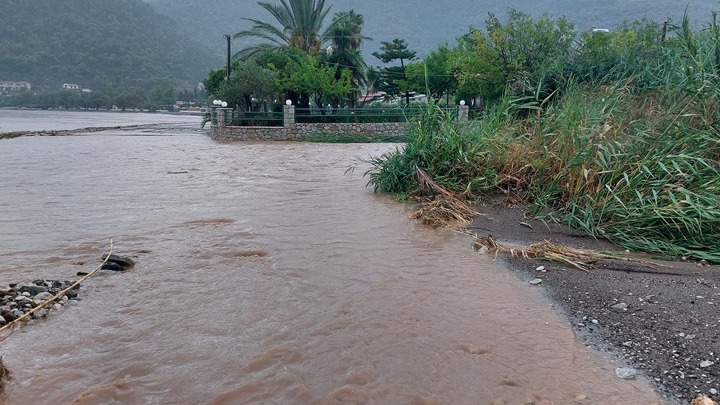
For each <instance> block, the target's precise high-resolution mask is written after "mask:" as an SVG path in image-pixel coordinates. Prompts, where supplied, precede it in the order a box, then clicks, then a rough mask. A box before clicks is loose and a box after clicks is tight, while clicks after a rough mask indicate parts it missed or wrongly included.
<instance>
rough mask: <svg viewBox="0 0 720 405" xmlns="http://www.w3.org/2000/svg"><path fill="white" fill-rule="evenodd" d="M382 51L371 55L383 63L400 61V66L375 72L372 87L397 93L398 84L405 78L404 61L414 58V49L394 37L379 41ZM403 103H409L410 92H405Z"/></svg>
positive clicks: (398, 89) (389, 92) (402, 40)
mask: <svg viewBox="0 0 720 405" xmlns="http://www.w3.org/2000/svg"><path fill="white" fill-rule="evenodd" d="M381 44H382V46H381V47H380V50H381V51H382V52H373V54H372V55H373V56H374V57H376V58H378V59H380V60H381V61H382V62H383V63H390V62H393V61H396V60H397V61H400V66H388V67H385V68H383V69H380V70H379V71H377V72H376V73H375V77H377V80H376V81H375V84H374V87H375V88H376V89H377V90H381V91H385V92H387V93H388V94H399V92H400V85H401V82H402V81H403V80H405V61H411V60H413V59H415V55H416V54H417V53H416V52H415V51H411V50H409V49H408V45H407V43H405V40H404V39H401V38H395V39H393V40H392V41H391V42H385V41H383V42H381ZM405 104H410V94H408V93H407V92H405Z"/></svg>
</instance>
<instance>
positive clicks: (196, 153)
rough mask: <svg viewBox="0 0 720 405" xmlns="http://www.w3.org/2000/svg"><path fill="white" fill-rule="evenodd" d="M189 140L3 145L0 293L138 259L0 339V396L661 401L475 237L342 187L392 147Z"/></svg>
mask: <svg viewBox="0 0 720 405" xmlns="http://www.w3.org/2000/svg"><path fill="white" fill-rule="evenodd" d="M195 128H196V127H191V126H190V125H188V126H186V127H182V126H181V127H179V128H177V129H167V130H158V129H151V130H142V129H132V130H117V131H109V132H102V133H97V134H91V135H86V136H82V137H75V136H70V137H62V138H17V139H12V140H5V141H3V143H2V144H0V162H2V170H1V171H0V217H1V218H2V219H3V220H2V232H0V283H2V284H7V283H9V282H13V281H20V280H24V279H28V280H29V279H33V278H40V277H50V276H55V275H57V276H64V277H71V276H72V275H74V274H75V273H76V272H77V271H82V270H84V269H87V268H89V267H92V266H94V265H95V264H97V263H98V260H99V257H100V255H101V254H102V253H103V252H105V251H106V250H107V245H108V241H109V239H110V238H112V239H113V240H114V243H115V250H116V252H118V253H120V254H124V255H129V256H134V257H135V261H136V262H137V265H136V267H135V269H134V270H133V271H132V272H129V273H122V274H113V275H108V276H99V277H93V278H91V279H90V280H88V282H86V283H85V285H84V287H83V288H84V289H85V290H86V291H85V294H84V298H83V300H82V301H81V302H80V304H79V305H77V306H74V307H70V308H66V309H64V310H63V311H62V312H58V313H55V314H52V315H51V316H50V317H48V318H47V319H45V320H43V321H41V322H38V324H36V325H31V326H29V327H25V328H23V329H22V330H20V331H18V332H16V333H14V334H13V335H12V336H10V337H9V338H8V339H7V340H5V341H4V342H3V343H2V349H1V350H0V351H1V352H2V354H3V356H4V357H3V359H4V361H5V364H6V365H7V366H8V367H9V368H11V369H12V371H13V372H14V376H15V379H14V380H13V381H12V382H11V384H10V385H9V386H8V390H7V401H6V402H7V403H8V404H21V403H33V404H50V403H76V404H104V403H158V404H171V403H183V404H184V403H187V404H254V403H256V404H268V403H277V404H288V403H300V404H315V403H327V404H333V403H353V404H362V403H368V404H373V403H374V404H443V403H444V404H477V403H482V404H484V403H490V404H530V403H536V404H540V403H545V404H548V403H555V404H576V403H577V404H615V403H643V404H649V403H659V399H657V397H656V396H655V394H654V393H653V392H652V391H651V390H650V389H649V388H648V385H647V384H646V383H645V382H644V381H622V380H619V379H617V378H616V377H615V375H614V366H613V365H612V364H610V363H609V362H608V361H606V360H604V359H600V358H598V357H596V356H595V355H593V354H592V353H590V352H589V351H588V350H587V349H586V348H585V347H583V346H582V345H581V344H579V343H578V341H577V340H576V338H575V336H574V335H573V332H572V331H571V330H570V328H569V327H568V326H567V324H566V322H565V321H564V320H562V319H561V318H560V317H559V316H558V315H557V314H556V312H555V311H554V310H553V309H552V308H551V306H550V302H549V301H547V299H545V298H544V297H542V296H541V295H540V294H539V293H538V292H537V291H536V290H534V289H532V288H531V287H530V286H528V285H526V284H523V283H521V282H519V281H518V280H517V278H516V277H515V276H514V275H512V274H511V273H509V272H508V271H507V270H506V269H505V268H503V267H502V266H501V265H500V264H499V263H496V262H492V261H491V260H490V259H489V258H487V257H486V256H480V255H477V254H475V253H474V252H473V250H472V249H471V248H470V245H471V241H470V240H469V239H467V238H466V237H464V236H462V235H458V234H455V233H452V232H449V231H435V230H431V229H428V228H425V227H423V226H421V225H419V224H416V223H414V222H413V221H411V220H409V219H408V218H407V215H406V214H407V210H408V207H405V206H404V205H401V204H398V203H396V202H395V201H393V200H392V199H391V198H389V197H387V196H382V195H375V194H373V193H372V192H371V191H370V190H367V189H366V188H365V187H364V186H365V180H364V179H363V178H362V177H361V175H360V173H361V172H362V171H361V170H360V171H359V172H356V173H355V174H345V171H346V169H347V168H348V166H350V165H351V164H352V163H353V161H354V159H355V157H356V156H368V155H377V154H380V153H383V152H385V151H387V150H389V149H390V148H393V147H394V146H392V145H383V144H368V145H324V144H302V143H255V144H248V143H216V142H213V141H211V140H210V139H208V138H207V137H206V136H205V135H204V134H203V133H202V132H201V131H199V130H197V129H195ZM80 263H83V264H80Z"/></svg>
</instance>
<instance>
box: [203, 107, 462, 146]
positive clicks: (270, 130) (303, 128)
mask: <svg viewBox="0 0 720 405" xmlns="http://www.w3.org/2000/svg"><path fill="white" fill-rule="evenodd" d="M459 108H460V111H459V114H458V117H459V118H460V119H461V120H464V121H467V116H468V115H467V108H468V107H467V106H460V107H459ZM226 110H229V109H223V108H218V109H217V115H218V116H220V117H222V116H224V115H225V114H227V113H228V112H227V111H226ZM284 117H285V119H284V126H282V127H240V126H228V125H224V123H223V122H222V120H216V121H215V122H213V123H212V125H211V127H210V137H211V138H212V139H214V140H218V141H291V140H296V139H299V138H302V137H305V136H317V135H323V134H328V135H337V134H342V135H358V136H363V135H367V136H371V135H402V134H403V133H404V132H405V129H406V128H407V125H408V124H407V123H406V122H384V123H362V124H358V123H355V124H345V123H322V124H298V123H295V106H292V105H290V106H285V110H284Z"/></svg>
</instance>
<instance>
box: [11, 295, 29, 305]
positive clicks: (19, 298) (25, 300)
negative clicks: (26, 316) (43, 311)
mask: <svg viewBox="0 0 720 405" xmlns="http://www.w3.org/2000/svg"><path fill="white" fill-rule="evenodd" d="M14 301H15V302H17V303H18V304H25V303H29V302H32V299H31V298H30V297H26V296H24V295H18V296H17V297H15V300H14Z"/></svg>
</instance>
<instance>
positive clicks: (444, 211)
mask: <svg viewBox="0 0 720 405" xmlns="http://www.w3.org/2000/svg"><path fill="white" fill-rule="evenodd" d="M415 171H416V173H417V176H418V183H419V184H420V187H422V188H424V189H426V190H429V191H431V192H434V193H436V194H437V195H436V196H435V198H434V199H432V200H430V201H428V202H426V203H425V204H424V205H423V206H422V208H420V209H419V210H417V211H415V212H413V213H412V214H410V217H411V218H413V219H419V220H421V221H422V223H423V224H425V225H429V226H432V227H433V228H452V229H458V228H462V227H464V226H465V225H467V224H470V223H472V220H473V218H475V217H477V216H479V215H480V213H479V212H477V211H476V210H474V209H473V208H472V207H471V206H470V205H468V203H466V202H465V201H463V200H462V199H461V198H459V197H458V196H457V195H456V194H454V193H452V192H450V191H448V190H446V189H445V188H443V187H442V186H441V185H439V184H437V183H436V182H435V181H434V180H433V179H432V178H431V177H430V176H429V175H428V174H427V173H425V171H423V170H422V169H421V168H419V167H415Z"/></svg>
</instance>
